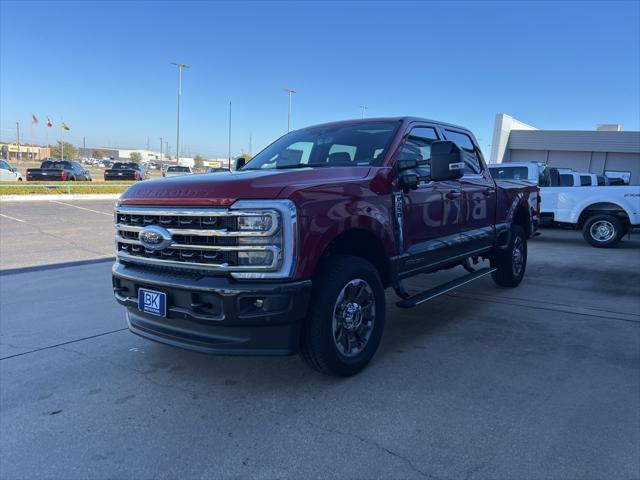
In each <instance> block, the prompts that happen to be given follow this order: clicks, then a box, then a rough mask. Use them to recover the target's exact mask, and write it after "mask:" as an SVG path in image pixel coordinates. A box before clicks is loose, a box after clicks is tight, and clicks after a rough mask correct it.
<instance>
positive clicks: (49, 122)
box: [47, 117, 53, 128]
mask: <svg viewBox="0 0 640 480" xmlns="http://www.w3.org/2000/svg"><path fill="white" fill-rule="evenodd" d="M47 127H49V128H51V127H53V123H51V119H50V118H49V117H47Z"/></svg>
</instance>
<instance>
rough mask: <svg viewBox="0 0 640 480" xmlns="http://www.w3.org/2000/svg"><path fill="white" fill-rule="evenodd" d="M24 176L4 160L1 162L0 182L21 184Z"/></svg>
mask: <svg viewBox="0 0 640 480" xmlns="http://www.w3.org/2000/svg"><path fill="white" fill-rule="evenodd" d="M21 181H22V175H21V174H20V172H19V171H18V169H17V168H13V167H12V166H11V165H9V164H8V163H7V162H5V161H4V160H0V182H21Z"/></svg>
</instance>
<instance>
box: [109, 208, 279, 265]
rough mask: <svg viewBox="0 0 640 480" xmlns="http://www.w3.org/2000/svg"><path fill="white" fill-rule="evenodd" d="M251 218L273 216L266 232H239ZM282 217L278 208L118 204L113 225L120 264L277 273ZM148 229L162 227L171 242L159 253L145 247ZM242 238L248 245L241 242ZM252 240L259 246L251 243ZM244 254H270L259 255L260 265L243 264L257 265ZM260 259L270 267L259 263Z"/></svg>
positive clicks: (168, 241)
mask: <svg viewBox="0 0 640 480" xmlns="http://www.w3.org/2000/svg"><path fill="white" fill-rule="evenodd" d="M252 216H256V217H268V218H269V219H270V225H268V228H267V230H238V229H237V227H238V224H237V222H236V220H235V219H236V218H239V217H252ZM281 216H282V214H281V212H280V211H279V210H277V209H272V208H264V209H262V208H255V209H254V208H247V209H241V210H240V209H238V210H234V209H232V208H230V209H220V208H207V207H203V208H197V207H193V208H192V207H158V208H156V207H148V206H141V207H137V206H123V205H117V206H116V208H115V221H114V227H115V229H116V236H115V244H116V252H117V256H118V259H119V260H122V261H125V262H130V263H138V264H146V265H153V266H167V267H172V268H184V269H188V270H200V271H203V270H206V271H221V272H229V271H231V272H236V271H238V272H265V273H266V272H274V271H277V269H278V266H279V265H280V264H281V261H282V259H283V252H282V250H281V248H280V247H279V246H278V245H281V244H282V242H283V238H282V235H283V233H282V230H281ZM216 219H219V220H216ZM147 227H160V231H164V232H165V235H166V236H167V240H166V244H163V246H162V247H159V248H158V249H154V248H153V246H151V245H149V244H148V243H147V244H145V243H143V242H142V241H141V240H140V238H139V234H140V232H142V231H143V230H144V229H145V228H147ZM183 227H184V228H183ZM194 227H195V228H194ZM156 231H158V229H156ZM218 237H219V239H217V238H218ZM269 237H272V238H273V243H272V244H271V243H265V242H269ZM241 238H244V239H245V242H246V243H249V244H247V245H245V242H243V243H242V244H240V241H239V239H241ZM252 238H254V239H255V242H256V244H251V239H252ZM259 239H260V241H259ZM242 252H269V254H270V255H269V254H266V256H265V257H262V258H260V257H256V259H258V263H257V264H240V262H241V261H243V260H244V261H245V262H247V263H248V262H249V261H253V260H248V258H247V256H246V255H245V256H240V254H241V253H242ZM249 258H250V257H249ZM260 259H262V260H264V261H266V262H269V263H268V264H264V263H260Z"/></svg>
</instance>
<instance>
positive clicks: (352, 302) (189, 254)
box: [113, 118, 536, 376]
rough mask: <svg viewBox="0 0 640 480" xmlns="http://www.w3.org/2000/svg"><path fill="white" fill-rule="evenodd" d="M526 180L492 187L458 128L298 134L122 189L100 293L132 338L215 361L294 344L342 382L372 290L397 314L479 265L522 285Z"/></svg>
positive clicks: (321, 128) (359, 124)
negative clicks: (453, 272)
mask: <svg viewBox="0 0 640 480" xmlns="http://www.w3.org/2000/svg"><path fill="white" fill-rule="evenodd" d="M535 189H536V187H535V186H532V185H530V184H528V183H525V182H516V181H514V180H507V181H502V180H497V181H496V180H494V179H493V178H492V177H491V174H490V172H489V171H488V170H487V168H486V166H485V163H484V160H483V157H482V154H481V152H480V148H479V147H478V143H477V141H476V139H475V137H474V136H473V134H472V133H471V132H470V131H469V130H467V129H465V128H462V127H457V126H454V125H450V124H445V123H440V122H434V121H430V120H423V119H419V118H389V119H367V120H357V121H347V122H338V123H332V124H325V125H318V126H314V127H309V128H305V129H302V130H298V131H293V132H290V133H288V134H286V135H285V136H283V137H281V138H280V139H278V140H276V141H275V142H274V143H272V144H271V145H270V146H268V147H267V148H266V149H264V150H263V151H262V152H261V153H259V154H258V155H256V156H255V157H254V158H253V159H252V160H251V161H249V162H248V163H247V164H246V165H245V166H244V167H243V168H242V169H241V170H240V171H237V172H233V173H224V174H219V175H192V176H181V177H174V178H169V179H164V180H151V181H149V182H145V183H144V185H133V186H131V187H130V188H129V189H127V191H126V192H124V193H123V195H122V197H121V201H120V202H119V203H118V204H117V205H116V208H115V219H116V222H115V229H116V249H117V261H116V263H115V264H114V266H113V287H114V292H115V296H116V299H117V301H118V302H120V303H121V304H122V305H123V306H125V307H126V309H127V318H128V325H129V328H130V329H131V331H133V332H134V333H136V334H138V335H141V336H143V337H146V338H149V339H152V340H156V341H159V342H163V343H167V344H170V345H173V346H179V347H184V348H188V349H192V350H197V351H200V352H207V353H214V354H235V355H288V354H293V353H296V352H300V353H301V355H302V357H303V358H304V359H305V360H306V361H307V363H308V364H309V365H310V366H311V367H312V368H315V369H317V370H319V371H322V372H325V373H329V374H333V375H339V376H348V375H353V374H355V373H357V372H359V371H360V370H361V369H362V368H364V367H365V365H366V364H367V363H368V362H369V361H370V360H371V358H372V356H373V355H374V353H375V351H376V349H377V347H378V344H379V343H380V338H381V336H382V331H383V328H384V321H385V311H386V307H385V301H386V300H385V294H384V289H385V288H388V287H391V288H393V289H394V290H395V292H396V293H397V294H398V296H399V297H400V300H399V301H398V303H397V305H398V306H399V307H401V308H410V307H415V306H417V305H420V304H422V303H423V302H425V301H427V300H430V299H431V298H434V297H436V296H438V295H441V294H443V293H446V292H448V291H450V290H452V289H454V288H456V287H458V286H461V285H464V284H466V283H468V282H471V281H473V280H476V279H478V278H481V277H483V276H485V275H489V274H490V275H491V276H492V277H493V280H494V281H495V282H496V283H497V284H498V285H501V286H504V287H516V286H518V285H519V284H520V282H521V281H522V278H523V276H524V273H525V268H526V262H527V238H528V237H529V236H530V235H531V234H532V233H533V228H534V227H533V225H534V222H533V219H532V215H531V210H530V208H529V203H528V202H529V197H530V196H531V195H534V194H535ZM483 259H486V260H488V261H489V266H487V267H478V266H477V263H478V262H479V261H481V260H483ZM456 266H462V267H463V268H464V269H465V270H466V274H465V275H463V276H461V277H460V278H458V279H455V280H452V281H447V282H445V283H442V284H441V285H439V286H437V287H435V288H431V289H429V290H426V291H424V292H420V293H418V294H415V295H411V294H409V293H408V292H407V290H406V289H405V287H404V285H403V281H404V280H405V279H406V278H409V277H412V276H414V275H418V274H421V273H433V272H437V271H439V270H444V269H450V268H453V267H456Z"/></svg>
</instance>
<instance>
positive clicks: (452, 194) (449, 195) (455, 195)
mask: <svg viewBox="0 0 640 480" xmlns="http://www.w3.org/2000/svg"><path fill="white" fill-rule="evenodd" d="M461 196H462V192H457V191H455V190H451V191H450V192H447V193H446V194H445V197H447V198H448V199H449V200H453V199H454V198H458V197H461Z"/></svg>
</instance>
